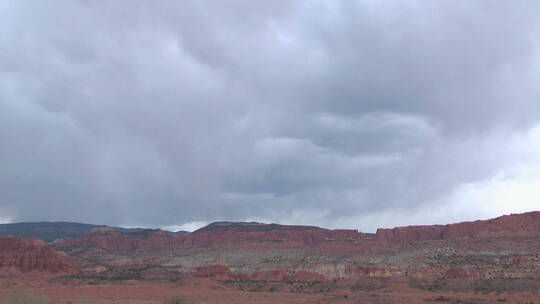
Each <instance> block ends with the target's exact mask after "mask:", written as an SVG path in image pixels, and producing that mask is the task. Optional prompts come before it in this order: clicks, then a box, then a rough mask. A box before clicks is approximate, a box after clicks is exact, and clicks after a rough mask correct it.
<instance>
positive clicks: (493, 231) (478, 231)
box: [376, 211, 540, 243]
mask: <svg viewBox="0 0 540 304" xmlns="http://www.w3.org/2000/svg"><path fill="white" fill-rule="evenodd" d="M376 236H377V239H378V240H380V241H385V242H391V243H402V242H413V241H429V240H448V239H457V238H463V237H469V238H490V237H532V236H540V211H535V212H528V213H522V214H512V215H505V216H501V217H498V218H494V219H491V220H485V221H474V222H463V223H457V224H449V225H433V226H408V227H397V228H392V229H378V230H377V233H376Z"/></svg>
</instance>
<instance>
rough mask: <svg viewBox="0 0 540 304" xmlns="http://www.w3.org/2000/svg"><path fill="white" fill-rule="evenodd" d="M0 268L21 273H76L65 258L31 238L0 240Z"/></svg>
mask: <svg viewBox="0 0 540 304" xmlns="http://www.w3.org/2000/svg"><path fill="white" fill-rule="evenodd" d="M0 268H14V269H16V270H18V271H21V272H30V271H36V272H47V273H60V272H70V273H72V272H77V271H76V269H74V268H73V267H72V266H71V265H70V263H68V262H67V260H66V259H65V257H64V256H63V255H62V254H61V253H59V252H56V251H54V250H52V249H50V248H49V247H48V246H47V244H46V243H45V242H43V241H41V240H38V239H33V238H15V237H10V236H8V237H4V238H0Z"/></svg>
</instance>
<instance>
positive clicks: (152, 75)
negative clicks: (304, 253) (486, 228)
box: [0, 1, 540, 229]
mask: <svg viewBox="0 0 540 304" xmlns="http://www.w3.org/2000/svg"><path fill="white" fill-rule="evenodd" d="M539 13H540V6H539V5H538V3H536V2H535V1H522V2H519V3H516V2H505V3H503V2H497V3H494V2H489V1H452V2H450V1H448V2H444V1H437V2H424V3H413V2H410V1H392V2H385V3H371V2H368V1H366V2H363V1H358V2H353V1H350V2H343V3H336V2H335V1H317V2H315V1H271V2H265V3H262V2H253V1H227V2H215V1H181V2H177V1H161V2H159V3H150V2H144V1H126V2H122V1H116V2H114V3H113V2H97V1H96V2H93V1H80V2H79V1H57V2H54V3H41V2H39V3H38V2H35V1H28V2H25V1H13V2H10V1H8V2H5V3H3V4H1V5H0V17H1V20H3V21H2V23H3V26H2V27H1V29H0V168H1V170H0V211H1V212H5V213H6V214H8V216H12V217H13V220H17V221H22V220H41V219H48V220H75V221H86V222H95V223H108V224H128V225H153V226H160V225H162V226H165V225H181V224H183V223H186V222H191V221H212V220H218V219H230V220H245V219H266V220H271V221H276V222H291V221H296V222H302V223H309V224H318V225H323V226H330V227H337V226H340V223H341V222H342V221H345V220H347V221H348V222H350V221H351V218H352V219H354V218H355V217H358V218H360V217H363V218H365V216H366V215H369V214H377V213H379V212H385V211H387V210H391V209H399V210H417V209H421V208H426V207H427V208H432V207H433V204H434V202H438V201H440V200H441V199H443V198H444V197H447V196H448V195H450V194H451V193H452V191H454V190H455V189H456V188H457V187H459V186H460V185H461V184H463V183H469V182H475V181H481V180H484V179H488V178H490V177H491V176H492V175H493V174H495V173H496V172H497V171H498V170H501V169H503V168H505V167H506V166H509V165H511V164H512V163H514V162H516V161H519V160H520V159H521V158H522V157H523V155H522V154H520V153H519V151H518V152H516V150H515V149H514V148H513V147H512V146H511V145H509V144H508V143H509V142H510V141H511V140H512V138H515V137H516V136H519V134H520V133H522V132H524V131H527V130H528V129H530V128H531V127H533V126H534V125H535V124H536V123H537V122H538V121H539V119H540V103H538V101H537V100H536V97H537V96H539V94H538V93H540V92H539V91H540V90H539V89H538V86H537V85H536V81H535V80H536V79H538V76H539V74H538V72H539V62H540V61H539V56H538V51H539V45H538V39H537V37H538V34H539V25H540V22H539V21H538V18H537V16H538V14H539ZM0 218H2V217H0ZM357 225H358V226H357V227H360V228H367V229H371V228H373V227H371V226H369V227H367V226H363V224H362V223H358V224H357Z"/></svg>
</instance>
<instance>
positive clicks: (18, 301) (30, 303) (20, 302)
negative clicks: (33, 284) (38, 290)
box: [3, 292, 54, 304]
mask: <svg viewBox="0 0 540 304" xmlns="http://www.w3.org/2000/svg"><path fill="white" fill-rule="evenodd" d="M3 303H4V304H53V303H54V302H52V301H50V300H49V299H47V298H44V297H39V296H36V295H34V294H33V293H31V292H27V293H14V294H12V295H9V296H7V298H6V299H5V300H4V302H3Z"/></svg>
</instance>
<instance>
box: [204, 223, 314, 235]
mask: <svg viewBox="0 0 540 304" xmlns="http://www.w3.org/2000/svg"><path fill="white" fill-rule="evenodd" d="M225 230H234V231H241V232H247V231H271V230H325V229H323V228H320V227H316V226H299V225H280V224H265V223H257V222H214V223H211V224H209V225H207V226H204V227H202V228H200V229H199V230H196V231H194V232H193V233H198V232H219V231H225Z"/></svg>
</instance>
